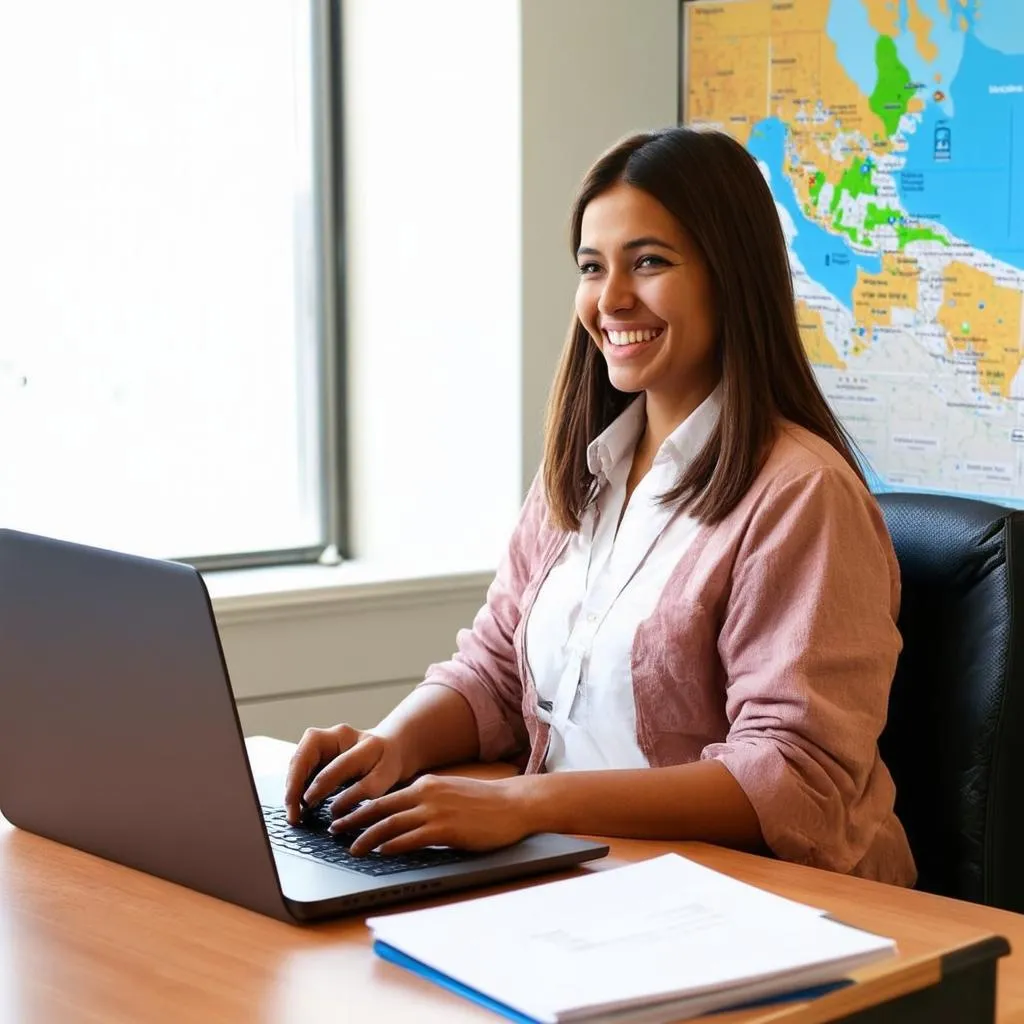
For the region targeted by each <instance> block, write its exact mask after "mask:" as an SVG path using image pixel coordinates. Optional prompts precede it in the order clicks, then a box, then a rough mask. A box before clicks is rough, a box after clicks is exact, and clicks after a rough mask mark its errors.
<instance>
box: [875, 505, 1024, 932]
mask: <svg viewBox="0 0 1024 1024" xmlns="http://www.w3.org/2000/svg"><path fill="white" fill-rule="evenodd" d="M879 504H880V505H881V507H882V512H883V514H884V516H885V520H886V523H887V524H888V527H889V532H890V534H891V536H892V539H893V545H894V547H895V549H896V555H897V558H898V559H899V563H900V571H901V575H902V581H903V599H902V605H901V611H900V619H899V628H900V632H901V634H902V636H903V645H904V646H903V651H902V653H901V655H900V659H899V664H898V666H897V669H896V678H895V680H894V682H893V690H892V698H891V700H890V703H889V720H888V723H887V725H886V728H885V732H884V733H883V734H882V737H881V740H880V747H881V752H882V757H883V759H884V760H885V762H886V764H887V765H888V767H889V769H890V770H891V772H892V774H893V777H894V779H895V782H896V812H897V814H898V815H899V817H900V819H901V821H902V822H903V825H904V827H905V828H906V830H907V835H908V838H909V840H910V845H911V848H912V849H913V852H914V856H915V858H916V860H917V866H918V871H919V879H918V888H921V889H924V890H927V891H929V892H936V893H941V894H943V895H946V896H954V897H957V898H959V899H966V900H972V901H974V902H976V903H985V904H988V905H990V906H996V907H1004V908H1006V909H1009V910H1015V911H1018V912H1020V911H1024V814H1022V813H1021V810H1022V806H1024V692H1022V691H1024V512H1015V511H1013V510H1011V509H1008V508H1004V507H1003V506H1000V505H995V504H989V503H987V502H983V501H972V500H969V499H966V498H954V497H941V496H933V495H916V494H883V495H879Z"/></svg>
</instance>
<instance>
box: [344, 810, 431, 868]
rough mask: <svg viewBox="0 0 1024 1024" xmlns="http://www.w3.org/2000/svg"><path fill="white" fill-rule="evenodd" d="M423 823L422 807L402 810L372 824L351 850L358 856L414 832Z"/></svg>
mask: <svg viewBox="0 0 1024 1024" xmlns="http://www.w3.org/2000/svg"><path fill="white" fill-rule="evenodd" d="M422 824H423V811H422V810H421V809H420V808H418V807H417V808H413V809H412V810H409V811H402V812H400V813H399V814H392V815H390V816H389V817H387V818H384V819H383V820H382V821H378V822H377V824H376V825H371V826H370V827H369V828H368V829H367V830H366V831H365V832H364V833H363V834H362V835H361V836H359V838H358V839H356V841H355V842H354V843H353V844H352V845H351V846H350V847H349V851H350V852H351V853H352V854H354V855H355V856H357V857H362V856H363V855H364V854H367V853H370V852H371V851H373V850H376V849H377V847H378V846H380V845H381V844H382V843H386V842H388V841H389V840H393V839H396V838H397V837H398V836H401V835H403V834H404V833H406V832H412V831H415V830H417V829H419V828H420V826H421V825H422Z"/></svg>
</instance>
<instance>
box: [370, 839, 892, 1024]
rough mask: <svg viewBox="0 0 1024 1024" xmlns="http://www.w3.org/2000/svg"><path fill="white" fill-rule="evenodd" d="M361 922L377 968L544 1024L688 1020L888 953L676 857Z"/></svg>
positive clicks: (798, 907) (831, 977)
mask: <svg viewBox="0 0 1024 1024" xmlns="http://www.w3.org/2000/svg"><path fill="white" fill-rule="evenodd" d="M367 924H368V925H369V926H370V928H371V929H372V930H373V933H374V939H375V947H374V948H375V949H376V950H377V952H378V953H380V955H381V956H384V957H385V958H387V959H390V960H394V961H395V962H397V963H400V964H402V965H403V966H406V967H408V968H410V969H412V970H415V971H417V972H419V973H421V974H424V975H426V976H427V977H430V978H432V979H433V980H434V981H437V982H438V983H440V984H442V985H446V986H447V987H449V988H452V989H454V990H455V991H458V992H460V993H461V994H463V995H465V996H467V997H469V998H471V999H476V1000H477V1001H480V1002H483V1003H485V1004H486V1005H489V1006H491V1008H492V1009H495V1010H497V1011H498V1012H500V1013H504V1014H506V1015H507V1016H510V1017H513V1018H514V1019H518V1020H529V1021H544V1022H551V1024H559V1022H562V1021H587V1022H588V1024H589V1022H597V1021H609V1022H610V1021H637V1022H640V1021H643V1022H651V1024H654V1022H661V1021H671V1020H680V1019H682V1018H684V1017H695V1016H699V1015H700V1014H702V1013H708V1012H710V1011H711V1010H716V1009H720V1008H722V1007H727V1006H736V1005H739V1004H743V1003H746V1002H750V1001H754V1000H758V999H764V998H766V997H770V996H779V995H782V994H785V993H791V992H793V991H795V990H804V989H807V988H810V987H814V986H820V985H823V984H827V983H830V982H836V981H839V980H841V979H843V978H845V976H846V975H847V974H848V972H850V971H851V970H854V969H855V968H858V967H861V966H863V965H865V964H868V963H871V962H872V961H874V960H877V959H880V958H882V957H886V956H890V955H892V954H893V953H894V952H895V943H894V942H893V941H892V940H891V939H885V938H881V937H879V936H877V935H872V934H869V933H867V932H862V931H859V930H857V929H854V928H850V927H848V926H846V925H844V924H840V923H838V922H836V921H833V920H830V919H829V918H827V917H826V916H825V915H824V913H823V912H822V911H820V910H815V909H814V908H812V907H807V906H805V905H803V904H800V903H794V902H793V901H792V900H786V899H783V898H782V897H779V896H775V895H772V894H771V893H767V892H764V891H762V890H760V889H756V888H754V887H752V886H749V885H746V884H744V883H742V882H737V881H736V880H735V879H732V878H729V877H728V876H726V875H722V874H720V873H718V872H716V871H712V870H710V869H709V868H705V867H702V866H701V865H699V864H696V863H694V862H693V861H689V860H687V859H685V858H684V857H680V856H677V855H675V854H669V855H667V856H664V857H658V858H655V859H652V860H648V861H642V862H640V863H637V864H631V865H629V866H627V867H621V868H614V869H610V870H604V871H595V872H593V873H591V874H588V875H585V876H582V877H579V878H572V879H568V880H565V881H560V882H551V883H548V884H546V885H536V886H531V887H528V888H524V889H519V890H517V891H514V892H507V893H502V894H500V895H498V896H487V897H483V898H480V899H472V900H465V901H463V902H459V903H452V904H449V905H447V906H443V907H436V908H432V909H429V910H414V911H409V912H406V913H399V914H391V915H388V916H386V917H375V918H371V919H370V920H369V921H368V922H367Z"/></svg>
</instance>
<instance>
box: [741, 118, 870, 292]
mask: <svg viewBox="0 0 1024 1024" xmlns="http://www.w3.org/2000/svg"><path fill="white" fill-rule="evenodd" d="M785 148H786V126H785V125H784V124H783V123H782V121H780V120H779V119H778V118H777V117H770V118H767V119H766V120H764V121H759V122H758V123H757V124H756V125H754V128H753V131H751V133H750V138H749V140H748V141H747V149H749V150H750V152H751V153H753V155H754V156H755V158H756V159H758V160H763V161H764V163H765V166H766V167H767V168H768V170H769V172H770V174H771V185H772V194H773V195H774V196H775V199H776V201H777V202H778V203H779V204H780V205H781V206H783V207H784V208H785V209H786V211H787V212H788V213H789V215H790V217H792V218H793V223H794V224H795V225H796V237H795V238H794V239H793V242H792V249H793V252H794V254H795V255H796V257H797V259H799V260H800V262H801V263H802V264H803V266H804V269H805V270H806V271H807V273H808V274H809V275H810V276H811V277H812V278H813V279H814V280H815V281H818V282H819V283H820V284H821V285H822V286H823V287H825V288H827V289H828V290H829V292H831V293H832V294H833V295H834V296H835V297H836V298H837V299H839V301H840V302H843V303H845V304H846V305H847V306H850V307H852V305H853V289H854V286H855V285H856V283H857V268H858V267H860V268H861V269H862V270H864V271H865V272H866V273H869V274H877V273H879V271H881V269H882V261H881V259H880V258H879V257H878V256H870V255H866V254H863V253H858V252H856V251H854V250H853V249H851V248H850V247H849V246H848V245H847V244H846V242H845V241H844V240H843V238H841V237H840V236H838V235H833V234H830V233H829V232H828V231H826V230H825V229H824V228H823V227H821V226H820V225H818V224H816V223H814V221H811V220H808V219H807V217H806V216H805V215H804V213H803V211H802V210H801V209H800V204H799V202H798V201H797V198H796V193H795V192H794V191H793V186H792V185H791V184H790V183H789V181H788V180H787V178H786V176H785V174H784V173H783V158H784V156H785Z"/></svg>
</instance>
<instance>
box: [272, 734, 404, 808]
mask: <svg viewBox="0 0 1024 1024" xmlns="http://www.w3.org/2000/svg"><path fill="white" fill-rule="evenodd" d="M314 773H315V775H314ZM402 773H403V764H402V756H401V749H400V746H399V743H398V741H397V740H395V739H392V738H390V737H384V736H378V735H376V734H375V733H373V732H363V731H360V730H359V729H353V728H352V726H350V725H336V726H334V727H333V728H331V729H307V730H306V731H305V733H304V734H303V737H302V739H301V741H300V742H299V745H298V747H297V748H296V750H295V753H294V754H293V755H292V759H291V764H289V766H288V776H287V781H286V783H285V795H284V806H285V810H286V812H287V815H288V821H289V822H290V823H291V824H292V825H297V824H298V822H299V820H300V818H301V817H302V811H303V810H304V808H305V807H316V806H317V805H318V804H320V803H321V802H322V801H323V800H324V798H325V797H327V796H329V795H330V794H331V793H332V792H333V791H334V790H335V789H337V788H338V787H339V786H342V785H344V784H345V783H346V782H351V783H352V784H351V785H350V786H349V787H348V788H347V789H346V790H345V791H344V792H343V793H341V794H339V795H338V796H337V797H335V799H334V801H333V802H332V803H331V813H332V814H333V815H335V816H337V815H339V814H344V812H345V811H347V810H348V809H349V808H351V807H354V806H355V805H356V804H357V803H359V801H360V800H366V799H371V800H372V799H373V798H374V797H379V796H381V795H382V794H384V793H386V792H387V791H388V790H389V789H391V787H392V786H394V785H395V784H396V783H397V782H399V781H401V779H402ZM310 776H314V777H313V778H312V779H311V778H310ZM352 780H355V781H352Z"/></svg>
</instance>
